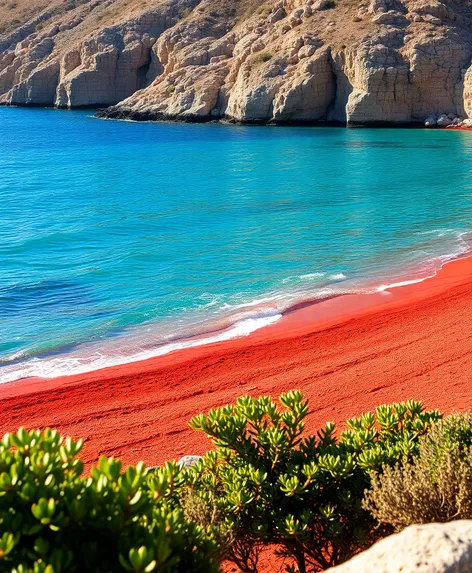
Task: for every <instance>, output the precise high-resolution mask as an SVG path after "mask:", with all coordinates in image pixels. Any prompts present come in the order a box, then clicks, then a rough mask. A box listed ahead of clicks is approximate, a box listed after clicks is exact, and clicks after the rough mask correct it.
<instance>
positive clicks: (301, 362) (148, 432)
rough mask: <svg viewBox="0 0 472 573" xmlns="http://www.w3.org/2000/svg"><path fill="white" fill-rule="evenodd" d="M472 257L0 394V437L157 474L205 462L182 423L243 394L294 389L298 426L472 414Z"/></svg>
mask: <svg viewBox="0 0 472 573" xmlns="http://www.w3.org/2000/svg"><path fill="white" fill-rule="evenodd" d="M471 300H472V258H470V257H469V258H463V259H460V260H456V261H454V262H451V263H449V264H447V265H446V266H445V267H443V269H442V270H440V271H439V272H438V274H437V276H436V277H434V278H431V279H427V280H425V281H423V282H421V283H416V284H411V285H407V286H400V287H397V288H394V289H390V290H389V291H386V292H383V293H376V294H372V295H346V296H343V297H339V298H336V299H332V300H329V301H325V302H322V303H319V304H316V305H312V306H309V307H306V308H303V309H300V310H298V311H295V312H293V313H291V314H289V315H287V316H285V317H283V318H282V319H281V320H280V321H279V322H278V323H277V324H276V325H273V326H270V327H267V328H265V329H262V330H260V331H258V332H256V333H254V334H253V335H251V336H249V337H247V338H241V339H235V340H231V341H227V342H222V343H218V344H213V345H210V346H206V347H199V348H194V349H187V350H183V351H178V352H175V353H173V354H169V355H166V356H162V357H159V358H156V359H150V360H146V361H144V362H139V363H134V364H128V365H124V366H119V367H113V368H108V369H105V370H100V371H96V372H92V373H88V374H81V375H76V376H70V377H63V378H56V379H53V380H37V379H36V380H33V379H31V380H21V381H19V382H15V383H10V384H5V385H3V386H0V401H1V408H0V434H3V433H4V432H7V431H15V430H16V429H17V428H18V427H19V426H22V425H23V426H25V427H27V428H34V427H40V428H43V427H45V426H52V427H56V428H58V429H59V430H60V431H61V432H63V433H65V434H69V435H71V436H73V437H76V438H78V437H83V438H85V447H84V452H83V455H84V459H85V460H86V461H87V462H88V463H91V462H94V461H95V460H96V459H97V458H98V456H99V455H100V454H106V455H108V456H111V455H112V456H115V457H120V458H122V459H123V461H124V462H125V463H134V462H137V461H139V460H144V461H145V462H146V463H147V464H150V465H156V464H160V463H162V462H164V461H165V460H167V459H173V458H179V457H180V456H182V455H185V454H195V453H196V454H198V453H203V452H204V451H205V450H206V449H207V448H208V446H209V442H208V441H207V440H206V438H205V437H204V436H203V435H200V434H199V433H195V432H193V431H192V430H190V429H188V427H187V423H188V421H189V420H190V418H191V417H192V416H193V415H194V414H197V413H199V412H202V411H206V410H208V409H209V408H211V407H215V406H220V405H223V404H226V403H228V402H231V401H233V400H235V399H236V398H237V397H238V396H240V395H242V394H253V395H258V394H271V395H273V396H277V395H278V394H279V393H281V392H284V391H287V390H290V389H301V390H303V392H304V393H305V394H306V396H308V397H309V398H310V414H309V417H308V424H307V425H308V429H309V430H315V429H316V428H317V427H319V426H320V425H322V424H324V423H325V422H326V421H328V420H334V421H337V422H342V421H343V420H345V419H346V418H348V417H350V416H354V415H357V414H360V413H361V412H363V411H365V410H367V409H371V408H374V407H375V406H377V405H379V404H382V403H386V402H391V401H398V400H405V399H409V398H414V399H420V400H424V402H425V404H426V405H427V406H428V407H429V408H440V409H441V410H443V411H444V412H449V411H452V410H466V409H470V408H472V311H471V306H472V305H471Z"/></svg>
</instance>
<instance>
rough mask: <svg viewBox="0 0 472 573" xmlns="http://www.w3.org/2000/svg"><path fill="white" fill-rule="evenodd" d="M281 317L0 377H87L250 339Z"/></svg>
mask: <svg viewBox="0 0 472 573" xmlns="http://www.w3.org/2000/svg"><path fill="white" fill-rule="evenodd" d="M281 318H282V315H281V314H273V315H268V316H262V317H257V318H247V319H244V320H241V321H239V322H237V323H235V324H234V325H233V326H232V327H231V328H229V329H228V330H225V331H222V332H219V333H218V334H214V335H213V336H208V337H206V338H196V339H192V340H187V341H181V342H173V343H171V344H166V345H164V346H161V347H159V348H155V349H153V350H146V351H143V352H138V353H137V354H134V355H132V356H126V357H125V356H111V357H107V358H104V357H103V355H100V357H99V358H98V359H97V360H93V361H92V362H87V363H86V364H84V363H83V362H81V361H80V358H73V359H69V360H67V359H64V357H61V358H54V359H49V360H48V359H37V358H36V359H32V360H31V361H30V362H29V364H28V363H26V364H25V365H24V368H23V369H22V370H14V371H12V372H10V373H8V374H6V375H4V376H0V383H6V382H12V381H14V380H19V379H21V378H30V377H38V378H57V377H58V376H72V375H75V374H84V373H86V372H92V371H95V370H99V369H102V368H109V367H110V366H119V365H121V364H129V363H132V362H139V361H141V360H147V359H148V358H155V357H157V356H163V355H165V354H169V353H170V352H175V351H176V350H184V349H186V348H194V347H197V346H204V345H207V344H214V343H215V342H224V341H226V340H231V339H233V338H239V337H242V336H248V335H249V334H251V333H253V332H255V331H256V330H259V329H261V328H264V327H265V326H269V325H271V324H273V323H275V322H277V321H278V320H280V319H281Z"/></svg>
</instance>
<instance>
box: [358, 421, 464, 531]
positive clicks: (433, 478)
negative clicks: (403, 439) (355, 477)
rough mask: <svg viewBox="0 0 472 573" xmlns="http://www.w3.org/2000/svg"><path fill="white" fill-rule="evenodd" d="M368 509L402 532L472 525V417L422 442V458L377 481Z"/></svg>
mask: <svg viewBox="0 0 472 573" xmlns="http://www.w3.org/2000/svg"><path fill="white" fill-rule="evenodd" d="M364 505H365V508H366V509H368V510H369V511H371V512H372V515H374V517H375V518H376V519H378V520H379V522H381V523H383V524H390V525H392V526H393V527H395V529H396V530H401V529H403V528H404V527H407V526H408V525H412V524H414V523H431V522H447V521H452V520H455V519H472V416H470V415H469V414H465V415H459V414H456V415H453V416H448V417H447V418H446V419H445V420H443V421H441V422H438V423H437V424H435V425H434V426H433V428H432V430H431V431H430V432H429V433H428V434H427V435H426V436H424V437H423V438H421V440H420V450H419V456H418V457H416V458H415V459H413V460H411V461H403V462H401V463H399V464H397V465H396V466H395V467H388V468H385V469H384V472H383V473H382V474H380V475H378V476H373V479H372V485H371V488H370V490H369V491H368V492H367V493H366V499H365V502H364Z"/></svg>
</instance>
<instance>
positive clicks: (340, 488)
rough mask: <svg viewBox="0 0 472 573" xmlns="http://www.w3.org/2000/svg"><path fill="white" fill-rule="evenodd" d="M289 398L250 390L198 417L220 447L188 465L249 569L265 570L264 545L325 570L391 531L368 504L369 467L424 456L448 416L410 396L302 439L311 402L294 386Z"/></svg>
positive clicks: (235, 555)
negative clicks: (421, 449)
mask: <svg viewBox="0 0 472 573" xmlns="http://www.w3.org/2000/svg"><path fill="white" fill-rule="evenodd" d="M280 402H281V404H282V405H283V406H284V409H280V408H279V407H278V406H277V404H276V403H275V402H274V401H273V400H272V398H270V397H260V398H257V399H256V398H251V397H243V398H240V399H239V400H238V401H237V402H236V404H235V405H230V406H226V407H223V408H218V409H216V410H210V412H209V413H208V415H203V414H201V415H199V416H196V417H195V418H193V420H192V422H191V427H192V428H194V429H196V430H201V431H203V432H205V434H206V435H207V436H209V437H210V438H211V439H212V440H213V443H214V446H215V451H214V452H209V453H208V454H207V455H206V457H205V458H203V459H202V460H200V461H199V463H198V464H197V465H196V466H194V467H193V468H192V469H191V470H189V472H188V476H187V480H188V483H187V485H188V486H190V487H191V488H192V492H193V495H194V496H197V497H199V498H200V499H201V500H202V501H203V503H204V504H205V505H206V506H207V507H209V508H212V507H215V508H216V509H217V511H218V512H219V514H220V520H221V526H222V527H224V528H226V529H227V530H228V531H230V532H231V534H232V536H233V538H234V541H233V543H232V546H231V548H230V558H231V560H232V561H233V562H234V563H236V564H237V565H238V566H239V567H240V568H241V569H242V570H243V571H246V572H249V571H256V567H257V561H258V555H259V552H260V549H261V547H262V545H272V546H274V547H276V548H277V551H278V552H279V554H281V555H282V556H289V557H291V558H292V559H293V560H294V561H295V563H296V567H297V569H294V568H292V569H291V570H292V571H295V570H298V571H299V572H305V571H319V570H321V569H326V568H327V567H330V566H332V565H336V564H338V563H340V562H342V561H344V560H346V559H347V558H349V557H350V556H351V555H353V554H354V553H356V552H357V551H359V550H360V549H362V548H364V547H367V546H368V545H370V544H371V543H373V541H375V539H376V538H378V537H379V536H381V535H382V534H384V533H386V532H388V531H390V529H389V528H388V527H384V528H380V529H375V526H376V524H375V520H374V519H373V518H372V516H371V515H370V514H369V512H368V511H367V510H365V509H363V507H362V499H363V493H364V490H365V489H366V488H367V487H368V486H369V484H370V477H369V476H370V472H371V471H372V470H378V469H380V468H381V467H382V466H383V465H384V464H393V463H395V462H396V461H398V460H399V459H401V458H403V457H404V456H407V457H411V456H413V455H416V454H417V452H418V437H419V436H421V435H422V434H424V433H426V432H427V431H428V430H429V428H430V426H431V424H432V422H434V421H436V420H438V419H439V418H440V415H439V413H438V412H437V411H435V412H425V411H424V409H423V406H422V405H421V403H419V402H413V401H410V402H405V403H402V404H394V405H391V406H380V407H379V408H377V410H376V414H375V415H374V414H372V413H368V414H364V415H362V416H361V417H360V418H353V419H352V420H349V421H348V422H347V426H348V430H347V431H345V432H342V433H341V434H340V435H339V437H338V436H337V435H336V428H335V425H334V424H332V423H328V424H326V427H325V428H323V429H322V430H320V431H319V432H318V434H317V436H316V437H303V435H302V434H303V431H304V419H305V417H306V416H307V414H308V401H307V400H305V399H304V398H303V395H302V394H301V393H300V392H289V393H288V394H283V395H281V396H280Z"/></svg>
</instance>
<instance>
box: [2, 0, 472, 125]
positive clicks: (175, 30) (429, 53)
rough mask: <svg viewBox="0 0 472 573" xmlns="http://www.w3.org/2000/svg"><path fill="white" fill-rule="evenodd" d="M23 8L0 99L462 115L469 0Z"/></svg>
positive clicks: (293, 113) (156, 110)
mask: <svg viewBox="0 0 472 573" xmlns="http://www.w3.org/2000/svg"><path fill="white" fill-rule="evenodd" d="M17 4H20V5H25V6H26V5H27V4H28V0H17ZM66 8H67V9H66ZM24 9H26V8H24ZM15 10H16V9H15ZM22 14H23V12H22ZM27 14H28V15H30V17H29V18H28V17H26V16H23V18H24V21H21V19H20V22H21V25H18V24H13V23H12V22H13V21H11V22H8V21H7V23H6V24H4V27H5V26H6V31H4V32H3V33H2V32H1V28H0V103H3V104H16V105H51V106H52V105H55V106H59V107H84V106H90V107H92V106H108V105H112V106H113V107H111V108H110V109H108V110H107V112H106V113H105V115H106V116H107V117H118V118H131V119H156V118H172V119H173V118H175V119H184V120H192V121H204V120H209V119H226V120H232V121H242V122H255V123H265V122H275V123H291V122H316V121H319V120H322V121H326V120H329V121H338V122H343V123H348V124H354V125H355V124H375V123H409V122H425V121H426V120H428V122H427V123H428V125H431V126H436V125H438V120H439V118H440V117H441V116H444V115H445V116H452V118H451V121H456V118H460V119H468V118H469V117H472V67H471V60H472V0H441V1H440V0H370V1H369V0H360V1H358V0H334V1H333V0H269V1H267V2H263V0H227V1H226V2H224V3H222V2H220V1H219V0H149V1H146V2H144V1H142V2H140V0H102V1H98V0H81V1H79V0H66V1H65V2H60V1H59V0H53V1H51V2H45V1H44V0H41V2H39V1H38V3H37V6H36V8H35V10H34V11H33V12H31V10H30V12H28V13H27ZM1 15H2V13H1V8H0V16H1ZM14 15H15V16H17V17H18V18H19V16H18V14H17V13H16V12H15V14H14ZM114 104H117V105H114ZM457 121H459V120H457ZM457 121H456V122H457ZM441 123H445V120H440V121H439V125H440V124H441Z"/></svg>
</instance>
